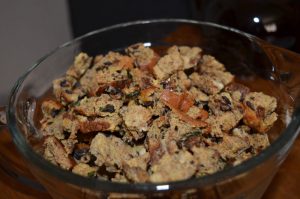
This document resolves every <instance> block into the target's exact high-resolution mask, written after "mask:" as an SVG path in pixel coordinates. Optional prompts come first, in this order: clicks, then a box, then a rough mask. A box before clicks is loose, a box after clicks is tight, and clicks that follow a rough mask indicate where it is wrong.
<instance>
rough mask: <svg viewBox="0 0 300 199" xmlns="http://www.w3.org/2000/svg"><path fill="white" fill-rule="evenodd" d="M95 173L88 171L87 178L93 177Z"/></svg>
mask: <svg viewBox="0 0 300 199" xmlns="http://www.w3.org/2000/svg"><path fill="white" fill-rule="evenodd" d="M95 175H96V171H90V172H88V174H87V176H88V177H89V178H92V177H95Z"/></svg>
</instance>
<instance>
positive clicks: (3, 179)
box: [0, 128, 300, 199]
mask: <svg viewBox="0 0 300 199" xmlns="http://www.w3.org/2000/svg"><path fill="white" fill-rule="evenodd" d="M8 149H9V150H8ZM4 152H5V155H3V153H4ZM7 162H10V164H11V165H9V164H7ZM24 165H26V164H25V163H24V161H23V160H22V159H21V158H20V156H19V154H18V151H17V150H16V148H15V147H14V145H13V143H12V141H11V138H10V135H9V133H8V131H7V129H5V128H4V129H2V130H1V129H0V193H1V194H0V198H1V199H2V198H3V199H4V198H5V199H6V198H10V199H37V198H43V199H51V197H50V196H49V195H48V194H47V193H45V192H42V191H38V190H36V189H32V188H30V187H27V186H25V185H24V184H22V183H20V181H22V180H19V181H17V180H16V177H15V175H14V174H13V173H10V172H8V170H7V166H9V168H10V169H11V168H12V167H13V169H14V170H15V171H17V172H18V173H21V174H22V175H24V176H26V177H27V178H29V179H34V177H33V176H32V175H31V174H30V172H29V171H28V170H27V169H26V167H25V168H24ZM299 168H300V137H299V138H297V140H296V142H295V144H294V146H293V148H292V150H291V152H290V154H289V156H288V157H287V159H286V161H285V162H284V163H283V165H282V166H281V168H280V169H279V172H278V173H277V174H276V176H275V177H274V179H273V181H272V183H271V185H270V186H269V188H268V189H267V191H266V193H265V194H264V196H263V199H282V198H288V199H297V198H298V199H299V198H300V186H299V185H300V169H299Z"/></svg>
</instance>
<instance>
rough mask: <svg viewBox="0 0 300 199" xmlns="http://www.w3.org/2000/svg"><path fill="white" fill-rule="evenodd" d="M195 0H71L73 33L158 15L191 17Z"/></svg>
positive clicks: (156, 17) (79, 33) (74, 34)
mask: <svg viewBox="0 0 300 199" xmlns="http://www.w3.org/2000/svg"><path fill="white" fill-rule="evenodd" d="M192 6H193V1H186V0H163V1H157V0H146V1H144V0H128V1H127V0H125V1H124V0H109V1H97V0H91V1H74V0H69V9H70V16H71V25H72V29H73V36H74V37H78V36H80V35H82V34H84V33H87V32H90V31H92V30H96V29H99V28H103V27H106V26H110V25H114V24H118V23H123V22H128V21H135V20H142V19H158V18H186V19H191V18H192V12H191V10H192Z"/></svg>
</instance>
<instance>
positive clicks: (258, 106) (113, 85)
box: [40, 43, 277, 183]
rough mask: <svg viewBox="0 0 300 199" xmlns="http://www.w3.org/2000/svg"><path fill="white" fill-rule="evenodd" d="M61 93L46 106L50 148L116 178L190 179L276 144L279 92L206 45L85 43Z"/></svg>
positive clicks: (44, 125)
mask: <svg viewBox="0 0 300 199" xmlns="http://www.w3.org/2000/svg"><path fill="white" fill-rule="evenodd" d="M53 93H54V96H55V98H56V99H53V100H45V101H44V102H43V103H42V107H41V109H42V113H43V119H42V120H41V121H40V122H41V129H40V130H41V132H42V134H43V136H44V138H45V139H44V152H43V155H44V157H45V158H46V159H47V160H49V161H50V162H52V163H53V164H55V165H58V166H60V167H61V168H63V169H66V170H70V171H72V172H73V173H76V174H79V175H82V176H87V177H92V178H99V179H105V180H110V181H115V182H135V183H140V182H153V183H158V182H167V181H177V180H184V179H188V178H193V177H200V176H204V175H209V174H212V173H215V172H217V171H220V170H222V169H224V168H225V167H228V166H234V165H237V164H240V163H241V162H243V161H245V160H247V159H249V158H251V157H253V156H255V155H257V154H258V153H260V151H262V150H263V149H265V148H266V147H267V146H268V145H269V144H270V143H269V140H268V135H267V131H268V130H269V129H270V128H271V127H272V125H273V124H274V122H275V121H276V120H277V114H276V113H275V112H274V111H275V109H276V107H277V101H276V99H275V98H274V97H271V96H268V95H266V94H264V93H261V92H255V91H250V89H249V88H248V87H246V86H244V85H241V84H238V83H235V81H234V75H233V74H231V73H230V72H228V71H226V68H225V67H224V65H223V64H222V63H220V62H219V61H218V60H216V59H215V58H214V57H213V56H211V55H207V54H204V53H203V51H202V49H201V48H199V47H187V46H172V47H170V48H169V49H167V51H166V52H165V53H164V54H163V55H158V54H157V53H156V52H155V51H154V50H153V49H151V48H149V47H145V46H144V45H143V44H141V43H138V44H134V45H132V46H129V47H128V48H127V49H126V50H125V52H124V53H123V54H121V53H119V52H109V53H108V54H106V55H97V56H95V57H90V56H88V55H87V54H85V53H80V54H79V55H77V56H76V57H75V60H74V63H73V65H72V66H71V67H70V68H69V69H68V71H67V72H66V74H65V75H64V76H63V77H61V78H59V79H56V80H54V81H53Z"/></svg>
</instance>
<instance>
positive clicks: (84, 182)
mask: <svg viewBox="0 0 300 199" xmlns="http://www.w3.org/2000/svg"><path fill="white" fill-rule="evenodd" d="M149 23H152V24H154V23H157V24H158V23H183V24H194V25H200V26H210V27H214V28H218V29H223V30H226V31H231V32H235V33H237V34H239V35H241V36H244V37H247V38H248V39H249V40H250V41H251V42H256V43H257V44H258V45H259V43H260V42H261V41H262V40H261V39H259V38H257V37H255V36H253V35H250V34H248V33H245V32H242V31H240V30H237V29H234V28H231V27H227V26H223V25H219V24H215V23H211V22H204V21H195V20H188V19H154V20H139V21H133V22H127V23H121V24H117V25H113V26H109V27H105V28H101V29H98V30H95V31H92V32H89V33H87V34H84V35H82V36H80V37H77V38H75V39H73V40H72V41H69V42H66V43H65V44H63V45H61V46H59V47H57V48H56V49H54V50H53V51H51V52H50V53H48V54H47V55H45V56H44V57H42V58H40V59H39V60H38V61H37V62H36V63H35V64H34V65H32V66H31V67H30V68H29V69H28V71H27V72H26V73H24V74H23V75H22V76H21V77H20V78H19V79H18V80H17V82H16V83H15V85H14V87H13V88H12V90H11V93H10V96H9V103H8V108H7V121H8V127H9V130H10V133H11V135H12V136H13V141H14V143H15V145H16V146H17V148H18V150H19V151H20V152H21V154H22V155H23V156H25V157H26V159H27V161H30V162H32V164H35V166H37V167H38V168H40V169H42V170H43V171H44V172H46V173H48V174H49V175H51V176H52V175H53V176H55V177H56V178H58V179H59V180H61V181H63V182H66V183H69V184H74V185H77V186H80V187H82V188H88V189H91V190H94V191H100V192H122V193H145V192H157V191H168V190H180V189H190V188H201V187H205V186H209V185H215V184H217V183H218V182H221V181H222V180H225V179H230V178H233V177H234V176H237V175H240V174H242V173H245V172H247V171H250V170H251V169H253V168H255V167H257V166H259V165H260V164H262V163H264V162H265V161H266V160H267V159H269V158H271V157H272V156H274V155H275V154H276V153H278V152H279V151H280V150H281V149H282V148H286V147H288V148H289V146H290V145H291V144H292V143H291V142H290V141H291V140H294V139H295V137H296V136H297V133H296V132H297V129H298V126H299V124H300V117H299V114H300V108H297V109H295V111H294V113H293V116H292V119H291V122H290V124H289V125H288V126H287V128H286V129H285V130H284V132H283V133H282V134H281V135H280V137H279V138H278V139H276V141H274V142H273V143H272V144H271V145H270V146H269V147H268V148H267V149H265V150H264V151H262V152H261V153H260V154H259V155H257V156H255V157H253V158H251V159H249V160H247V161H245V162H244V163H242V164H240V165H238V166H235V167H230V168H227V169H225V170H222V171H220V172H217V173H215V174H212V175H208V176H204V177H201V178H193V179H188V180H183V181H176V182H165V183H136V184H133V183H128V184H126V183H118V182H109V181H103V180H98V179H92V178H86V177H82V176H79V175H76V174H73V173H72V172H70V171H65V170H63V169H61V168H59V167H58V166H55V165H53V164H51V163H50V162H48V161H46V160H45V159H44V158H42V157H41V156H40V155H38V154H37V153H36V152H34V151H33V149H32V148H31V147H30V146H29V145H28V144H27V142H26V140H25V138H24V136H23V135H22V133H21V130H20V129H19V128H18V126H17V118H16V115H15V107H14V103H15V100H16V93H17V92H18V91H19V89H20V86H21V85H22V83H23V81H24V79H25V78H26V77H27V76H28V75H29V74H30V73H31V72H32V71H33V70H34V69H35V68H36V67H38V66H39V64H40V63H42V62H43V61H44V60H46V59H47V57H49V56H51V55H53V54H55V52H56V51H58V50H60V49H61V48H64V47H66V46H70V45H72V44H73V43H76V42H78V41H80V40H82V39H85V38H86V37H89V36H92V35H95V34H99V33H102V32H105V31H108V30H114V29H119V28H126V27H128V26H136V25H142V24H149Z"/></svg>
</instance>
